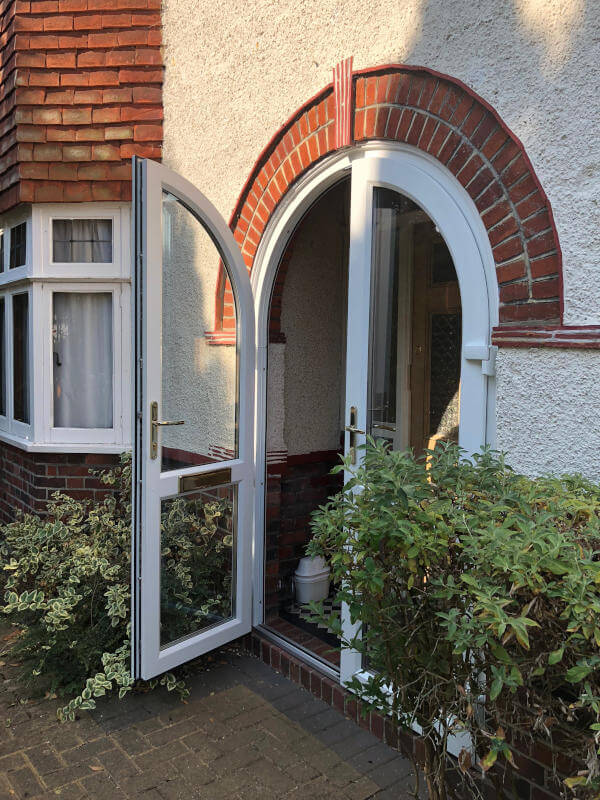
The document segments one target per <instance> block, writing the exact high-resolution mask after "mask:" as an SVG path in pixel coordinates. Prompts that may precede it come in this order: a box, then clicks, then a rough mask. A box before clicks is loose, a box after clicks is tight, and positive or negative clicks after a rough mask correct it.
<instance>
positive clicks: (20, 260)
mask: <svg viewBox="0 0 600 800" xmlns="http://www.w3.org/2000/svg"><path fill="white" fill-rule="evenodd" d="M26 261H27V223H26V222H22V223H21V224H20V225H15V227H14V228H11V229H10V269H14V268H15V267H22V266H23V265H24V264H25V262H26Z"/></svg>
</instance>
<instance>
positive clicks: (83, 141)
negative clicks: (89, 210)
mask: <svg viewBox="0 0 600 800" xmlns="http://www.w3.org/2000/svg"><path fill="white" fill-rule="evenodd" d="M160 44H161V31H160V0H31V1H29V0H4V2H2V3H0V48H1V49H0V68H1V70H2V72H1V78H2V82H1V88H0V212H2V211H5V210H6V209H8V208H10V207H12V206H14V205H16V204H18V203H21V202H61V201H65V202H70V201H72V202H80V201H81V202H87V201H91V200H129V199H130V196H131V182H130V171H131V170H130V164H129V161H130V158H131V156H132V155H133V154H134V153H136V154H138V155H142V156H149V157H151V158H155V159H159V158H160V155H161V142H162V116H163V112H162V99H161V98H162V95H161V87H162V79H163V67H162V56H161V50H160Z"/></svg>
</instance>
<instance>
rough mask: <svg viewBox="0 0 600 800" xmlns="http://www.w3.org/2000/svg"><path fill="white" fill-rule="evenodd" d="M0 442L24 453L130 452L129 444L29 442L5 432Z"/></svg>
mask: <svg viewBox="0 0 600 800" xmlns="http://www.w3.org/2000/svg"><path fill="white" fill-rule="evenodd" d="M0 442H5V443H6V444H11V445H13V447H18V448H19V450H24V451H25V452H26V453H123V452H124V451H125V450H131V443H130V442H123V443H122V444H98V443H96V444H85V443H81V442H31V441H28V440H27V439H23V438H22V437H20V436H14V435H13V434H10V433H7V432H6V431H0Z"/></svg>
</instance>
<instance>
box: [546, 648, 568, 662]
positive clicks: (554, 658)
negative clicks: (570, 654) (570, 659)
mask: <svg viewBox="0 0 600 800" xmlns="http://www.w3.org/2000/svg"><path fill="white" fill-rule="evenodd" d="M564 654H565V648H564V647H559V649H558V650H554V651H553V652H552V653H550V655H549V656H548V664H550V666H552V665H554V664H558V662H559V661H562V657H563V656H564Z"/></svg>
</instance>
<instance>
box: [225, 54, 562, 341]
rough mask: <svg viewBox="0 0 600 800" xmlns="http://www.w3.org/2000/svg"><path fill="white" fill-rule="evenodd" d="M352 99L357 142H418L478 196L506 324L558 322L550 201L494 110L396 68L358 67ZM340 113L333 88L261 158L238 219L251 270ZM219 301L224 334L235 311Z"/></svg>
mask: <svg viewBox="0 0 600 800" xmlns="http://www.w3.org/2000/svg"><path fill="white" fill-rule="evenodd" d="M353 102H354V114H353V132H352V140H353V142H356V143H359V142H363V141H365V140H377V139H379V140H388V141H389V140H391V141H397V142H402V143H406V144H410V145H413V146H414V147H416V148H418V149H420V150H422V151H424V152H427V153H428V154H430V155H431V156H433V157H434V158H436V159H437V160H438V161H439V162H440V163H442V164H443V165H444V166H446V167H447V168H448V169H449V170H450V172H452V173H453V174H454V175H455V176H456V178H457V179H458V181H459V182H460V183H461V184H462V186H464V187H465V189H466V191H467V192H468V194H469V195H470V196H471V198H472V199H473V202H474V204H475V206H476V207H477V209H478V211H479V214H480V216H481V219H482V221H483V224H484V225H485V228H486V230H487V232H488V236H489V240H490V246H491V248H492V252H493V256H494V259H495V262H496V274H497V278H498V284H499V288H500V323H501V325H515V324H527V325H537V326H547V325H549V324H557V323H559V322H560V321H561V319H562V261H561V252H560V246H559V242H558V236H557V234H556V229H555V227H554V222H553V217H552V210H551V207H550V203H549V201H548V198H547V197H546V195H545V193H544V190H543V188H542V186H541V184H540V182H539V180H538V178H537V176H536V174H535V172H534V170H533V167H532V166H531V163H530V161H529V159H528V157H527V154H526V153H525V150H524V148H523V145H522V144H521V142H520V141H519V140H518V139H517V138H516V137H515V136H514V134H512V133H511V131H510V130H509V129H508V128H507V126H506V125H505V124H504V123H503V121H502V120H501V119H500V117H499V115H498V114H497V113H496V112H495V111H494V109H493V108H491V107H490V106H489V104H487V103H486V102H485V101H484V100H482V99H481V98H479V97H478V96H477V95H476V94H475V93H474V92H472V91H471V90H470V89H469V88H468V87H466V86H465V85H464V84H461V83H460V82H459V81H456V80H454V79H452V78H450V77H448V76H444V75H439V74H437V73H434V72H432V71H430V70H427V69H424V68H417V67H405V66H394V65H392V66H386V67H382V68H380V69H374V70H369V71H365V72H359V73H355V74H354V76H353ZM335 113H336V112H335V100H334V94H333V87H332V86H331V85H330V86H327V87H326V88H325V89H324V90H323V91H322V92H321V93H320V94H319V95H317V96H316V97H315V98H313V99H312V100H311V101H309V102H308V103H307V104H306V105H305V106H303V107H302V108H301V109H299V110H298V111H297V112H296V113H295V114H294V115H293V116H292V117H291V119H290V120H289V121H288V122H287V123H286V124H285V125H284V126H283V127H282V128H281V130H280V131H278V132H277V134H276V135H275V136H274V137H273V139H272V140H271V142H270V143H269V144H268V146H267V147H266V148H265V150H264V151H263V153H262V154H261V156H260V157H259V159H258V161H257V163H256V166H255V168H254V170H253V172H252V174H251V175H250V177H249V179H248V181H247V183H246V185H245V187H244V190H243V191H242V194H241V196H240V200H239V202H238V205H237V206H236V209H235V211H234V214H233V216H232V221H231V226H232V228H233V230H234V235H235V238H236V241H237V242H238V244H239V246H240V248H241V250H242V254H243V256H244V260H245V262H246V266H247V267H248V269H249V270H251V269H252V267H253V263H254V257H255V255H256V251H257V248H258V245H259V243H260V240H261V237H262V235H263V232H264V230H265V227H266V225H267V222H268V221H269V219H270V217H271V215H272V213H273V211H274V209H275V208H276V206H277V205H278V204H279V203H280V202H281V200H282V198H283V197H284V196H285V195H286V193H287V191H288V190H289V188H290V186H292V185H293V184H294V183H295V182H296V181H297V180H298V178H299V177H300V176H301V175H303V174H304V173H305V172H306V171H307V170H308V169H309V168H310V167H311V166H312V165H313V164H315V163H316V162H318V161H319V160H321V159H322V158H324V157H325V156H327V155H328V154H330V153H332V152H333V151H334V150H335V149H336V139H335ZM217 304H218V305H217V315H216V320H215V329H216V330H219V329H220V327H225V325H226V324H227V323H228V317H227V309H226V308H224V306H223V303H222V302H221V305H220V306H219V298H217Z"/></svg>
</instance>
